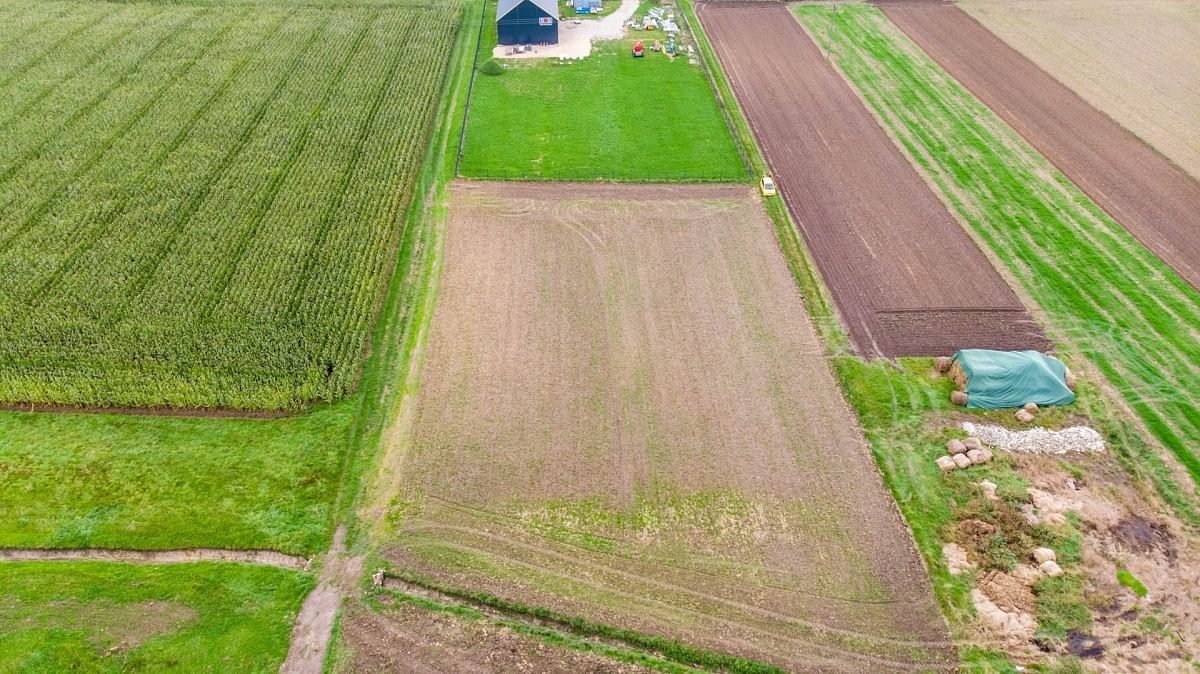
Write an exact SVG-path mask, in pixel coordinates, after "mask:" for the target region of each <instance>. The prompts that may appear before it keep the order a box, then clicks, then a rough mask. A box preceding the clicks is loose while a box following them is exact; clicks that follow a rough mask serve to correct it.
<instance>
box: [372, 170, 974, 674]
mask: <svg viewBox="0 0 1200 674" xmlns="http://www.w3.org/2000/svg"><path fill="white" fill-rule="evenodd" d="M449 220H450V221H449V229H448V233H447V243H446V253H445V271H444V272H443V276H442V281H441V284H442V285H441V289H440V291H439V294H438V300H437V307H436V310H435V312H434V316H433V320H432V326H431V332H430V336H429V341H428V346H427V348H426V354H427V355H426V359H425V363H424V366H423V369H422V374H421V382H420V388H419V393H418V395H417V401H416V407H415V412H414V416H413V422H412V437H411V440H410V441H408V445H409V448H408V450H407V452H406V453H405V455H404V458H403V460H402V465H401V466H400V468H399V475H400V478H399V482H400V483H399V484H397V485H396V486H395V487H394V489H395V494H394V495H392V496H390V497H387V498H385V499H383V500H382V502H385V503H391V504H392V506H391V508H390V510H389V512H387V513H385V514H384V518H385V521H388V522H391V523H392V525H391V526H392V527H393V531H394V532H395V544H394V545H392V546H390V547H388V548H387V549H385V554H386V556H387V558H388V559H389V560H390V562H391V564H392V568H393V569H396V570H405V571H407V572H410V573H415V574H417V575H421V576H426V577H431V578H434V579H436V580H437V581H439V582H441V583H443V584H446V585H451V586H458V587H462V588H466V589H470V590H484V591H487V592H490V593H493V594H496V595H499V596H503V597H506V598H509V599H513V600H516V601H520V602H523V603H525V604H530V605H541V606H548V607H551V608H554V609H556V610H558V611H560V612H563V613H568V614H573V615H582V616H585V617H587V618H589V619H591V620H595V621H598V622H603V623H607V624H614V625H620V626H625V627H631V628H635V629H640V630H644V631H648V632H651V633H655V634H662V635H665V636H669V637H672V638H676V639H680V640H683V641H687V642H691V643H697V644H700V645H703V646H706V647H709V648H713V649H716V650H720V651H725V652H732V653H736V654H739V655H744V656H747V657H753V658H757V659H763V660H768V661H771V662H774V663H777V664H780V665H783V666H786V667H789V668H794V669H798V670H806V671H861V670H862V669H863V668H864V667H865V668H868V669H877V670H878V669H887V670H892V671H909V670H914V669H944V668H946V667H950V666H952V663H953V661H954V652H953V648H952V647H951V646H950V645H949V644H948V643H947V634H946V628H945V625H944V623H943V620H942V617H941V615H940V612H939V610H938V608H937V606H936V604H935V603H934V601H933V598H932V594H931V589H930V585H929V580H928V577H927V575H926V573H925V571H924V568H923V566H922V562H921V560H920V557H919V556H918V555H917V552H916V550H915V548H914V546H913V542H912V538H911V535H910V534H909V532H908V531H907V529H906V527H905V525H904V522H903V520H902V519H901V518H900V516H899V513H898V512H897V510H896V508H895V504H894V502H893V501H892V500H891V497H890V495H889V494H888V493H887V491H886V490H885V488H884V486H883V483H882V480H881V478H880V476H879V474H878V471H877V468H876V467H875V464H874V461H873V459H872V456H871V453H870V449H869V447H868V446H867V443H866V441H865V438H864V437H863V435H862V432H861V430H860V429H859V428H858V427H857V425H856V421H855V419H854V416H853V414H852V413H851V411H850V409H849V408H848V406H847V405H846V403H845V402H844V400H843V399H842V397H841V392H840V389H839V387H838V384H837V381H836V379H835V378H834V376H833V373H832V371H831V369H830V367H829V364H828V362H827V361H826V359H825V355H824V352H823V348H822V344H821V343H820V341H819V340H818V338H817V335H816V333H815V330H814V328H813V326H812V324H811V323H810V321H809V319H808V317H807V314H806V313H805V309H804V305H803V301H802V298H801V295H800V293H799V290H798V289H797V288H796V285H795V282H794V280H793V279H792V277H791V275H790V272H789V270H788V267H787V265H786V263H785V261H784V260H783V258H782V256H781V254H780V252H779V249H778V244H777V242H776V241H775V238H774V232H773V228H772V225H771V223H770V221H769V220H768V219H767V217H766V214H765V212H764V211H763V208H762V205H761V203H760V202H759V201H758V199H757V198H756V197H755V195H754V193H753V191H752V189H751V188H748V187H746V186H612V185H564V184H546V185H529V184H514V183H495V184H484V183H456V184H455V185H454V186H453V187H452V189H451V207H450V218H449Z"/></svg>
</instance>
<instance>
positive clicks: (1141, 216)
mask: <svg viewBox="0 0 1200 674" xmlns="http://www.w3.org/2000/svg"><path fill="white" fill-rule="evenodd" d="M879 5H880V7H881V8H882V9H883V11H884V12H885V13H886V14H887V16H888V18H890V19H891V20H892V21H893V22H894V23H895V24H896V25H897V26H899V27H900V29H901V30H903V31H904V32H905V33H907V34H908V36H909V37H910V38H912V40H913V41H914V42H916V43H917V44H918V45H920V46H921V48H922V49H924V50H925V51H926V52H927V53H928V54H929V55H930V56H931V57H933V59H934V60H935V61H937V62H938V64H939V65H941V66H942V68H944V69H945V70H946V71H947V72H948V73H950V75H951V76H953V77H954V78H955V79H957V80H958V81H959V82H960V83H962V85H963V86H965V87H966V88H967V89H968V90H970V91H971V93H972V94H974V95H975V96H976V97H977V98H978V99H979V100H980V101H982V102H983V103H984V104H985V105H987V106H988V107H990V108H991V109H992V110H993V111H995V112H996V114H997V115H999V116H1000V118H1001V119H1003V120H1004V121H1005V122H1007V123H1008V124H1009V125H1010V126H1012V127H1013V129H1015V130H1016V131H1017V133H1019V134H1021V135H1022V136H1023V137H1024V138H1025V139H1026V140H1027V141H1029V143H1030V144H1031V145H1033V146H1034V147H1035V148H1036V149H1037V150H1038V151H1039V152H1041V153H1042V154H1043V155H1044V156H1045V157H1046V158H1047V159H1049V160H1050V162H1051V163H1053V164H1054V165H1055V166H1056V167H1057V168H1058V169H1059V170H1060V171H1062V172H1063V173H1064V174H1065V175H1066V176H1067V177H1068V178H1070V179H1071V181H1072V182H1074V183H1075V184H1076V185H1078V186H1079V188H1080V189H1082V190H1083V191H1084V193H1086V194H1087V195H1088V196H1089V197H1091V198H1092V200H1094V201H1095V202H1096V203H1097V204H1098V205H1099V206H1100V207H1101V208H1103V209H1104V210H1105V211H1106V212H1108V214H1109V215H1111V216H1112V217H1113V219H1115V220H1116V221H1117V222H1119V223H1120V224H1121V225H1122V226H1123V227H1125V229H1126V230H1128V231H1129V233H1130V234H1132V235H1133V236H1135V237H1137V239H1138V240H1139V241H1141V242H1142V244H1143V245H1145V246H1146V247H1147V248H1149V249H1150V250H1152V251H1154V253H1155V254H1156V255H1158V256H1159V257H1160V258H1162V260H1163V261H1164V262H1166V263H1167V264H1168V265H1170V266H1171V267H1172V268H1173V269H1175V271H1177V272H1178V273H1179V275H1180V276H1182V277H1183V278H1184V279H1186V280H1187V281H1188V283H1190V284H1191V285H1192V286H1193V287H1196V288H1200V182H1197V181H1196V180H1194V179H1193V178H1192V177H1191V176H1189V175H1188V174H1187V173H1185V172H1184V171H1182V170H1181V169H1180V168H1179V167H1177V166H1175V165H1174V164H1172V163H1171V162H1169V161H1167V160H1166V159H1165V158H1163V156H1162V155H1160V154H1159V153H1158V152H1156V151H1155V150H1153V149H1151V148H1150V147H1149V146H1147V145H1146V144H1145V143H1143V142H1142V141H1141V140H1139V139H1138V138H1137V137H1135V136H1134V135H1133V134H1132V133H1130V132H1129V131H1127V130H1126V129H1124V128H1122V127H1121V126H1120V125H1119V124H1117V123H1116V122H1114V121H1113V120H1112V119H1111V118H1109V117H1108V116H1106V115H1105V114H1103V113H1101V112H1100V111H1099V110H1097V109H1096V108H1094V107H1092V106H1091V105H1090V104H1088V103H1087V102H1086V101H1084V100H1083V99H1082V98H1080V97H1079V96H1078V95H1076V94H1075V93H1074V92H1072V91H1071V90H1070V89H1068V88H1067V87H1066V86H1064V85H1063V84H1061V83H1060V82H1058V81H1057V80H1055V79H1054V78H1053V77H1051V76H1050V75H1048V74H1047V73H1046V72H1045V71H1044V70H1042V69H1040V68H1038V67H1037V66H1036V65H1035V64H1034V63H1033V62H1031V61H1030V60H1029V59H1027V58H1025V56H1023V55H1022V54H1021V53H1020V52H1018V51H1016V50H1015V49H1013V48H1012V47H1010V46H1008V45H1007V44H1005V43H1004V42H1003V41H1002V40H1000V38H998V37H996V36H995V35H993V34H992V33H991V32H990V31H988V30H987V29H986V28H984V27H983V26H982V25H981V24H980V23H979V22H977V21H976V20H975V19H973V18H971V16H969V15H968V14H966V13H965V12H963V11H962V10H960V9H958V8H957V7H955V6H953V5H947V4H940V3H925V2H914V3H906V2H885V3H879Z"/></svg>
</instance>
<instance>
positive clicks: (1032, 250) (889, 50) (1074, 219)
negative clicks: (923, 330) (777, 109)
mask: <svg viewBox="0 0 1200 674" xmlns="http://www.w3.org/2000/svg"><path fill="white" fill-rule="evenodd" d="M795 11H796V14H797V16H798V17H799V18H800V20H801V23H803V24H804V25H805V26H806V28H807V29H808V31H809V33H810V34H811V35H813V36H814V37H815V39H816V40H817V42H818V43H819V44H820V45H821V46H822V47H823V48H824V49H825V50H827V51H828V52H829V53H830V54H831V55H832V58H833V61H834V63H835V64H836V66H837V67H838V68H839V69H841V71H842V72H843V73H844V74H845V76H846V78H847V79H848V80H849V81H850V82H851V83H852V85H853V86H854V87H856V88H857V89H858V91H859V92H860V94H861V95H862V97H863V99H864V100H865V101H866V103H867V105H868V107H870V108H871V109H872V110H873V111H874V112H875V114H876V115H877V116H878V118H879V119H880V120H881V123H882V124H883V125H884V126H885V128H887V129H888V130H889V131H890V132H891V133H892V134H893V136H894V137H896V138H897V139H898V140H899V143H900V145H901V146H902V147H903V149H904V150H905V152H907V154H908V155H909V157H910V158H911V160H912V161H913V163H914V164H915V165H917V166H918V167H919V169H920V170H922V171H923V172H924V174H925V175H926V176H927V177H928V179H929V180H930V181H931V182H932V183H933V185H934V187H935V190H936V191H937V192H938V194H939V196H940V197H941V198H942V199H943V201H945V202H946V203H947V205H948V206H949V207H950V208H951V210H952V212H954V213H956V214H957V215H958V216H959V218H960V219H961V220H962V221H963V222H965V223H966V224H967V226H968V228H969V230H970V231H972V232H973V233H974V235H975V236H976V237H977V238H978V239H979V240H980V241H981V242H982V243H983V244H984V245H985V246H986V248H987V249H989V250H990V251H991V252H992V253H993V254H994V255H995V256H996V258H997V259H998V260H999V261H1000V263H1001V264H1002V265H1003V266H1004V268H1005V269H1006V271H1007V272H1008V273H1009V274H1011V276H1012V277H1013V278H1015V279H1016V280H1017V282H1018V283H1019V284H1020V286H1021V289H1022V290H1023V291H1024V292H1025V293H1026V294H1027V295H1028V296H1029V297H1031V298H1033V300H1034V301H1036V302H1037V304H1038V305H1039V306H1040V307H1041V308H1042V309H1043V310H1044V311H1045V313H1046V316H1047V318H1048V320H1049V322H1050V326H1049V327H1050V329H1051V332H1052V333H1053V335H1054V337H1055V338H1056V339H1057V340H1059V341H1060V342H1062V343H1064V344H1065V345H1067V347H1068V349H1069V350H1070V352H1072V353H1076V352H1077V353H1078V354H1079V355H1081V356H1083V357H1085V358H1087V360H1088V361H1090V362H1091V363H1092V364H1093V365H1095V367H1096V368H1097V369H1098V370H1099V372H1101V373H1102V374H1103V375H1104V377H1105V379H1107V381H1108V382H1109V383H1110V384H1111V385H1112V386H1113V387H1114V388H1115V389H1116V391H1117V392H1118V393H1119V395H1120V396H1121V397H1122V398H1123V399H1124V401H1125V403H1126V404H1128V406H1129V407H1130V408H1132V409H1133V410H1134V411H1135V412H1136V413H1137V415H1138V416H1139V417H1140V418H1141V420H1142V421H1143V422H1144V423H1145V425H1146V427H1147V428H1148V429H1149V430H1150V432H1151V433H1152V434H1153V435H1154V436H1155V437H1156V438H1157V439H1158V440H1159V441H1160V442H1161V443H1162V444H1163V445H1164V446H1166V447H1167V448H1169V449H1170V451H1171V452H1173V453H1174V454H1175V456H1176V457H1177V458H1178V460H1179V461H1180V463H1181V464H1183V466H1184V467H1185V468H1186V469H1187V471H1188V472H1189V473H1191V475H1192V477H1193V478H1194V479H1196V480H1198V481H1200V457H1198V455H1197V450H1196V448H1197V447H1200V408H1197V407H1196V403H1195V401H1196V400H1198V399H1200V383H1198V382H1200V379H1198V378H1197V375H1198V374H1200V365H1198V363H1200V341H1197V339H1196V336H1197V335H1198V334H1200V293H1197V292H1196V291H1195V290H1194V289H1193V288H1191V287H1190V286H1188V285H1187V284H1186V283H1185V282H1184V281H1183V280H1182V279H1180V278H1179V277H1178V276H1177V275H1176V274H1175V273H1174V272H1172V271H1171V270H1170V269H1169V268H1168V267H1167V266H1166V265H1164V264H1163V263H1162V262H1161V261H1159V260H1158V259H1157V258H1155V257H1154V255H1153V254H1152V253H1150V252H1149V251H1148V250H1147V249H1146V248H1144V247H1143V246H1141V245H1140V244H1139V243H1138V242H1137V241H1136V240H1134V239H1133V237H1132V236H1130V235H1129V234H1128V233H1126V232H1125V231H1124V230H1123V229H1122V228H1121V227H1120V226H1119V225H1118V224H1117V223H1115V222H1113V220H1112V219H1111V218H1109V217H1108V216H1107V215H1106V214H1105V213H1104V212H1103V211H1101V210H1100V209H1099V208H1098V207H1097V206H1096V205H1095V204H1094V203H1092V202H1091V201H1090V200H1089V199H1088V198H1087V197H1086V196H1084V194H1083V193H1082V192H1080V191H1079V189H1078V188H1076V187H1075V186H1074V185H1073V184H1071V183H1070V181H1068V180H1067V179H1066V178H1065V177H1063V176H1062V174H1060V173H1059V172H1058V171H1057V170H1055V169H1054V167H1053V166H1051V165H1050V164H1049V162H1047V161H1046V160H1045V159H1044V158H1043V157H1041V156H1040V155H1039V154H1037V152H1036V151H1034V150H1033V149H1032V148H1031V147H1030V146H1029V145H1028V144H1027V143H1025V141H1024V140H1023V139H1022V138H1021V137H1020V136H1019V135H1017V134H1016V132H1014V131H1013V130H1012V129H1010V128H1009V127H1008V126H1006V125H1005V124H1004V123H1003V122H1002V121H1001V120H1000V119H999V118H997V117H996V115H995V114H993V113H992V112H991V111H990V110H988V109H987V108H986V107H985V106H983V105H982V104H981V103H979V102H978V101H977V100H976V99H975V98H974V97H972V96H971V95H970V93H969V92H967V91H966V90H965V89H963V88H962V87H961V86H960V85H959V84H958V83H957V82H955V81H954V80H953V79H952V78H951V77H950V76H949V75H947V74H946V73H945V72H944V71H943V70H941V68H940V67H939V66H938V65H937V64H936V63H934V62H933V61H932V60H931V59H930V58H929V57H928V56H926V55H925V54H924V52H922V51H921V50H920V49H919V48H918V47H917V46H916V45H914V44H913V43H912V42H911V41H910V40H908V39H907V38H906V37H905V36H904V35H903V34H902V33H901V32H900V31H899V30H898V29H896V28H895V27H894V26H892V25H891V23H890V22H888V21H887V19H886V17H884V16H883V14H882V13H881V12H879V11H878V10H877V9H875V8H874V7H871V6H868V5H840V6H805V7H798V8H796V10H795ZM1139 460H1140V461H1141V462H1142V463H1144V464H1145V465H1144V470H1145V471H1146V473H1147V474H1148V475H1149V476H1150V477H1152V478H1154V479H1155V480H1156V482H1157V483H1158V484H1159V486H1160V489H1163V490H1168V491H1169V489H1170V485H1168V484H1167V483H1166V480H1168V478H1167V476H1166V473H1165V469H1163V467H1162V466H1161V462H1160V461H1158V460H1157V458H1156V457H1154V456H1152V455H1149V454H1147V455H1145V456H1142V457H1139Z"/></svg>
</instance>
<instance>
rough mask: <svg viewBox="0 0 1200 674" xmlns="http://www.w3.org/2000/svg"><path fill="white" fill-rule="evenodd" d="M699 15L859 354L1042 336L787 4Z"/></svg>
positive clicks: (938, 351)
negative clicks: (810, 37)
mask: <svg viewBox="0 0 1200 674" xmlns="http://www.w3.org/2000/svg"><path fill="white" fill-rule="evenodd" d="M699 15H700V19H701V22H702V23H703V24H704V26H705V28H706V30H707V31H708V33H709V36H710V37H711V39H712V40H713V45H714V47H715V48H716V50H717V54H718V55H719V57H720V59H721V63H722V64H723V66H724V68H725V72H726V74H727V75H728V77H729V81H730V83H731V85H732V86H733V89H734V92H735V93H736V95H737V97H738V100H739V101H740V102H741V105H742V109H743V110H744V111H745V112H746V116H747V118H748V119H749V122H750V126H751V128H752V130H753V132H754V135H755V137H756V138H757V139H758V142H759V145H760V146H761V147H762V148H763V152H764V153H765V154H766V158H767V161H768V163H769V164H770V165H771V168H772V170H773V171H774V172H775V174H776V177H777V178H778V182H779V183H780V186H781V191H782V194H783V198H784V200H785V202H786V203H787V206H788V209H789V210H790V211H791V213H792V217H793V219H794V220H795V221H796V224H797V226H798V227H799V228H800V230H801V232H802V233H803V235H804V239H805V241H806V243H807V244H808V248H809V250H810V251H811V252H812V254H813V257H814V258H815V260H816V264H817V266H818V268H819V269H820V271H821V275H822V276H823V277H824V278H825V282H826V284H827V285H828V286H829V288H830V292H831V293H832V295H833V299H834V301H835V302H836V303H837V307H838V310H839V311H840V313H841V315H842V319H843V320H844V321H845V323H846V327H847V328H848V330H849V332H850V335H851V337H852V339H853V341H854V343H855V345H856V346H857V348H858V350H859V351H860V352H861V353H863V354H865V355H884V356H916V355H948V354H950V353H953V352H954V351H955V350H957V349H959V348H971V347H976V348H997V349H1027V348H1032V349H1045V348H1048V347H1049V344H1048V342H1047V340H1046V338H1045V337H1044V335H1043V334H1042V332H1041V330H1040V329H1039V328H1038V326H1037V325H1036V324H1035V323H1034V321H1033V320H1032V319H1031V318H1030V317H1029V315H1028V314H1027V313H1026V312H1025V310H1024V309H1023V307H1022V306H1021V303H1020V300H1018V298H1017V296H1016V294H1015V293H1013V291H1012V289H1011V288H1009V287H1008V285H1007V284H1006V283H1005V282H1004V280H1003V279H1002V278H1001V277H1000V275H999V274H998V273H997V272H996V270H995V269H994V268H993V267H992V266H991V264H990V263H989V261H988V259H987V257H986V256H985V255H984V254H983V252H982V251H980V250H979V248H978V246H976V245H975V242H974V241H973V240H972V239H971V238H970V236H969V235H968V234H967V233H966V232H965V231H964V230H963V229H962V227H961V226H960V225H959V224H958V222H957V221H956V220H955V219H954V218H953V217H952V216H951V215H950V213H949V212H948V211H947V210H946V208H945V206H944V205H943V204H942V203H941V202H940V201H938V199H937V197H936V196H935V195H934V194H933V192H932V191H931V190H930V189H929V187H928V186H927V185H926V183H925V182H924V181H923V180H922V178H921V176H920V175H919V174H918V173H917V172H916V170H915V169H914V168H913V167H912V166H911V165H910V164H909V163H908V160H907V159H906V158H905V157H904V155H903V154H902V153H901V152H900V150H899V148H897V147H896V145H895V144H894V143H893V142H892V140H891V139H890V138H889V137H888V135H887V133H886V132H885V131H884V130H883V129H882V128H881V127H880V126H879V124H878V123H877V122H876V121H875V119H874V117H872V116H871V113H870V112H869V111H868V110H867V108H866V106H865V105H863V103H862V101H861V100H860V99H859V98H858V96H857V94H856V93H855V92H854V90H853V89H852V88H851V87H850V86H849V84H847V83H846V81H845V80H844V79H843V78H842V77H841V75H840V74H838V72H837V71H836V70H835V69H834V68H833V67H832V66H831V65H830V64H829V63H828V62H826V61H825V58H824V57H823V55H822V54H821V51H820V50H819V49H818V48H817V46H816V45H815V44H814V43H813V42H812V40H811V39H809V37H808V35H807V34H806V33H805V32H804V30H803V28H801V26H800V25H799V23H798V22H797V21H796V20H795V18H794V17H793V16H792V15H791V13H790V12H789V11H788V9H787V7H786V5H783V4H775V3H755V2H751V3H706V4H701V5H699Z"/></svg>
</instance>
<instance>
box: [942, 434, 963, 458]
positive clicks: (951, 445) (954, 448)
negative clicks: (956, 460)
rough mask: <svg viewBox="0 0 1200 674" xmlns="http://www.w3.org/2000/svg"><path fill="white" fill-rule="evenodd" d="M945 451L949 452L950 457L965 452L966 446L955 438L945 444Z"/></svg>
mask: <svg viewBox="0 0 1200 674" xmlns="http://www.w3.org/2000/svg"><path fill="white" fill-rule="evenodd" d="M946 449H947V450H949V451H950V456H954V455H955V454H963V453H965V452H966V451H967V445H966V444H965V443H963V441H962V440H959V439H958V438H955V439H953V440H951V441H950V442H947V443H946Z"/></svg>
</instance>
